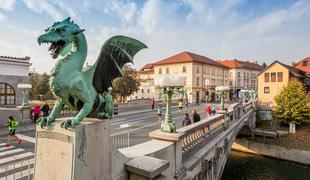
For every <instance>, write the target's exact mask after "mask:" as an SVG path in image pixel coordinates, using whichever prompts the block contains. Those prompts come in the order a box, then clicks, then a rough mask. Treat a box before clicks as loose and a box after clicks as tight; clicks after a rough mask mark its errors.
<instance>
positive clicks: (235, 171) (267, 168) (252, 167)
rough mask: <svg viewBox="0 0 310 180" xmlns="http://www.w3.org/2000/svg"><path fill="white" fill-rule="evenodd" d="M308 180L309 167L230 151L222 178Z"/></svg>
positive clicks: (227, 179)
mask: <svg viewBox="0 0 310 180" xmlns="http://www.w3.org/2000/svg"><path fill="white" fill-rule="evenodd" d="M233 179H234V180H310V168H309V167H308V168H307V167H304V166H300V165H296V164H293V163H289V162H285V161H280V160H276V159H271V158H266V157H262V156H255V155H250V154H246V153H241V152H236V151H231V153H230V155H229V158H228V160H227V163H226V166H225V169H224V172H223V175H222V180H233Z"/></svg>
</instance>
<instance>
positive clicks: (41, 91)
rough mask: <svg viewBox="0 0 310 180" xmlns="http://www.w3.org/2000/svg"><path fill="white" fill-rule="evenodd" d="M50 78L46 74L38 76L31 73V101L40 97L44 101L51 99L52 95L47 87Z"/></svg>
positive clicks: (35, 73)
mask: <svg viewBox="0 0 310 180" xmlns="http://www.w3.org/2000/svg"><path fill="white" fill-rule="evenodd" d="M49 78H50V76H49V75H48V74H46V73H43V74H39V73H37V72H35V71H32V72H31V73H30V76H29V83H30V84H31V85H32V89H31V91H30V98H31V99H38V98H39V96H40V95H43V97H44V99H53V95H52V93H51V91H50V86H49Z"/></svg>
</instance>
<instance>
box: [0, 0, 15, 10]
mask: <svg viewBox="0 0 310 180" xmlns="http://www.w3.org/2000/svg"><path fill="white" fill-rule="evenodd" d="M15 3H16V2H15V0H0V8H1V9H4V10H6V11H12V10H13V9H14V6H15Z"/></svg>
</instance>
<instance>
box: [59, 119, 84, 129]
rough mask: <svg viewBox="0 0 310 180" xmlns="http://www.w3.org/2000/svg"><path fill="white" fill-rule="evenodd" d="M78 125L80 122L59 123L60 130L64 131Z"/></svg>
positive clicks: (65, 121) (66, 121)
mask: <svg viewBox="0 0 310 180" xmlns="http://www.w3.org/2000/svg"><path fill="white" fill-rule="evenodd" d="M79 124H80V122H78V121H76V120H74V119H73V120H71V119H66V120H64V121H62V122H61V123H60V126H61V127H62V128H65V129H68V128H69V127H72V128H74V126H76V125H79Z"/></svg>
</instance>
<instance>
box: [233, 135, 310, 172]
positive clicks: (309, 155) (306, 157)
mask: <svg viewBox="0 0 310 180" xmlns="http://www.w3.org/2000/svg"><path fill="white" fill-rule="evenodd" d="M232 150H235V151H241V152H245V153H250V154H256V155H262V156H267V157H271V158H276V159H281V160H285V161H290V162H294V163H299V164H303V165H307V166H310V151H304V150H299V149H288V148H285V147H281V146H275V145H270V144H264V143H258V142H254V141H250V140H246V139H236V140H235V143H234V144H233V146H232Z"/></svg>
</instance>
